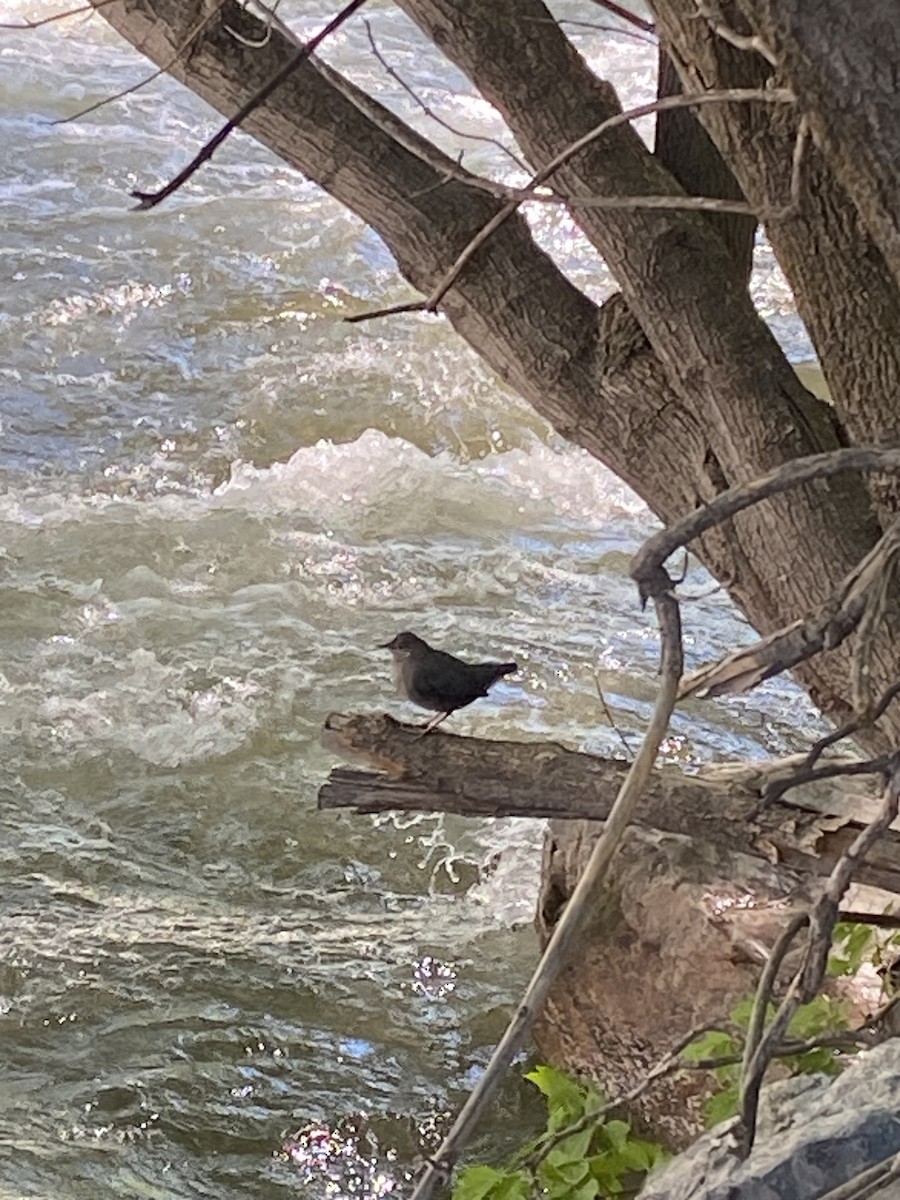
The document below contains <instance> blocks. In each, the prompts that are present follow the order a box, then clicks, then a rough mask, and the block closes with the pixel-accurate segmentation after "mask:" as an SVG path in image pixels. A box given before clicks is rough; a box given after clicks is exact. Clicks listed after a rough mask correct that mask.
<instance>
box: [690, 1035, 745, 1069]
mask: <svg viewBox="0 0 900 1200" xmlns="http://www.w3.org/2000/svg"><path fill="white" fill-rule="evenodd" d="M736 1053H737V1041H736V1039H735V1038H734V1037H733V1036H732V1034H730V1033H727V1032H726V1031H725V1030H724V1029H710V1030H707V1032H706V1033H702V1034H701V1035H700V1036H699V1037H698V1038H694V1040H693V1041H692V1042H689V1043H688V1045H687V1046H685V1048H684V1049H683V1050H682V1052H681V1057H682V1058H683V1059H684V1060H685V1061H686V1062H699V1061H700V1059H701V1058H721V1057H723V1056H724V1055H726V1054H736Z"/></svg>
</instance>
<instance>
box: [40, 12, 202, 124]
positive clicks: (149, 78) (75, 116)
mask: <svg viewBox="0 0 900 1200" xmlns="http://www.w3.org/2000/svg"><path fill="white" fill-rule="evenodd" d="M102 2H103V3H106V2H107V0H102ZM224 4H225V0H217V3H216V4H215V5H214V7H213V8H212V9H211V10H210V11H209V12H208V13H207V14H206V16H205V17H204V18H203V20H202V21H198V22H197V24H196V25H195V26H194V28H193V29H192V30H191V31H190V33H189V34H188V35H187V37H186V38H185V39H184V41H183V42H182V43H181V45H180V46H179V47H178V49H177V50H176V51H175V53H174V54H173V55H172V57H171V58H170V59H169V60H168V62H166V63H165V64H164V65H163V66H161V67H160V68H159V69H158V70H156V71H153V72H151V74H149V75H146V76H145V77H144V78H143V79H141V80H139V81H138V82H137V83H133V84H132V85H131V86H130V87H127V88H122V90H121V92H114V93H113V94H112V95H111V96H104V97H103V99H102V100H97V101H96V102H95V103H94V104H89V105H88V106H87V108H82V109H81V110H80V111H79V112H76V113H72V115H71V116H70V117H60V118H59V120H56V121H53V122H52V124H54V125H68V124H69V123H70V122H71V121H80V120H81V118H82V117H86V116H87V115H88V114H89V113H92V112H96V111H97V109H98V108H103V107H104V106H105V105H107V104H114V103H115V101H116V100H121V99H122V97H123V96H130V95H131V94H132V93H133V92H138V91H140V89H141V88H142V87H146V86H147V84H148V83H152V82H153V80H154V79H158V78H159V76H160V75H165V74H166V72H167V71H171V69H172V68H173V67H174V66H175V64H176V63H177V62H178V60H179V59H180V58H181V56H182V55H183V54H184V53H185V51H186V50H188V49H189V48H190V46H191V44H192V42H193V41H194V40H195V39H196V38H198V37H199V36H200V34H201V33H202V32H203V30H204V29H205V28H206V26H207V25H209V23H210V22H211V21H212V20H214V18H215V17H217V16H218V15H219V13H220V12H221V10H222V8H223V7H224ZM93 7H98V5H94V6H93Z"/></svg>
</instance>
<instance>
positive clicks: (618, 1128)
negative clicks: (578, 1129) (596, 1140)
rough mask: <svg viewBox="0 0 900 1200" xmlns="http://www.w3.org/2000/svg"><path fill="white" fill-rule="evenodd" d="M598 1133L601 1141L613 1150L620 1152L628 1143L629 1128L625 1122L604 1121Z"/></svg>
mask: <svg viewBox="0 0 900 1200" xmlns="http://www.w3.org/2000/svg"><path fill="white" fill-rule="evenodd" d="M598 1132H599V1133H600V1135H601V1139H602V1140H603V1141H604V1142H608V1143H609V1145H610V1147H611V1148H612V1149H613V1150H620V1149H621V1148H622V1147H623V1146H624V1145H625V1143H626V1142H627V1141H628V1135H629V1134H630V1133H631V1126H630V1125H629V1124H628V1122H627V1121H605V1122H604V1123H603V1125H601V1126H600V1129H599V1131H598Z"/></svg>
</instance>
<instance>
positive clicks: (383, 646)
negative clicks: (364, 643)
mask: <svg viewBox="0 0 900 1200" xmlns="http://www.w3.org/2000/svg"><path fill="white" fill-rule="evenodd" d="M393 646H394V639H393V638H391V640H390V641H389V642H379V643H378V645H377V646H376V647H375V649H376V650H392V649H393Z"/></svg>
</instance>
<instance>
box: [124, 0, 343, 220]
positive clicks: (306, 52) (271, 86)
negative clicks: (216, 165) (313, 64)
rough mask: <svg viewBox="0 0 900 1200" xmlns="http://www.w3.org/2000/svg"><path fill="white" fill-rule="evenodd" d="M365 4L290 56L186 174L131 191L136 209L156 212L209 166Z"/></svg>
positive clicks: (338, 18) (340, 17)
mask: <svg viewBox="0 0 900 1200" xmlns="http://www.w3.org/2000/svg"><path fill="white" fill-rule="evenodd" d="M365 3H366V0H350V3H349V4H346V5H345V6H344V7H343V8H342V9H341V11H340V12H339V13H338V14H337V16H336V17H333V18H332V19H331V20H330V21H329V22H328V24H327V25H326V26H325V27H324V28H323V29H321V30H320V31H319V32H318V33H317V34H316V35H315V37H312V38H310V40H309V41H308V42H307V43H306V45H305V46H301V47H300V48H299V49H298V50H297V51H296V52H295V53H294V54H292V55H291V57H290V58H289V59H288V60H287V62H285V63H284V64H283V65H282V66H281V67H280V68H279V70H278V71H276V72H275V74H274V75H273V76H272V77H271V79H269V81H268V82H267V83H265V84H264V85H263V86H262V87H261V88H260V89H259V91H257V92H255V93H254V94H253V95H252V96H251V97H250V99H249V100H248V101H247V102H246V104H244V105H242V106H241V108H239V109H238V111H237V112H236V113H235V115H234V116H233V117H231V119H230V120H228V121H226V122H225V124H224V125H223V126H222V128H221V129H220V130H219V131H218V133H216V134H214V135H213V137H211V138H210V139H209V141H208V142H207V143H206V144H205V145H204V146H203V149H202V150H201V151H200V152H199V154H197V155H195V157H194V158H193V159H191V161H190V162H189V163H188V165H187V166H186V167H185V168H184V170H183V171H179V173H178V174H177V175H176V176H175V178H174V179H172V180H170V181H169V182H168V183H167V184H166V185H165V187H163V188H161V189H160V190H159V191H158V192H139V191H132V193H131V194H132V196H134V198H135V199H136V200H138V201H140V203H139V204H138V205H137V209H138V211H145V210H146V209H150V208H155V207H156V205H157V204H161V203H162V201H163V200H165V199H166V197H167V196H171V195H172V193H173V192H176V191H177V190H178V189H179V188H180V187H181V186H182V184H184V183H186V182H187V180H188V179H190V178H191V176H192V175H193V174H194V172H195V171H197V170H198V169H199V168H200V167H201V166H202V165H203V164H204V163H205V162H208V161H209V159H211V158H212V156H213V155H214V154H215V152H216V150H218V148H219V146H221V145H222V143H223V142H224V141H225V139H226V138H227V137H228V135H229V134H230V133H231V132H232V131H233V130H235V129H237V128H238V126H239V125H241V123H242V122H243V121H245V120H246V119H247V117H249V115H250V114H251V113H252V112H254V111H255V110H256V109H257V108H259V106H260V105H261V104H264V103H265V102H266V100H268V98H269V96H271V95H272V93H273V92H274V91H275V90H276V89H277V88H279V87H280V86H281V85H282V84H283V83H284V81H285V80H286V79H287V78H288V76H290V75H292V74H293V72H294V71H296V70H297V68H298V67H299V66H301V65H302V64H303V63H304V62H306V60H307V59H308V58H309V57H310V55H311V54H313V53H314V52H315V51H316V50H317V49H318V47H319V46H320V45H321V44H322V42H323V41H324V40H325V39H326V38H327V37H329V36H330V35H331V34H332V33H334V31H335V30H336V29H339V28H340V26H341V25H343V24H344V22H345V21H347V20H348V19H349V18H350V17H352V16H353V14H354V13H355V12H357V10H358V9H360V8H362V6H363V5H364V4H365Z"/></svg>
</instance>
